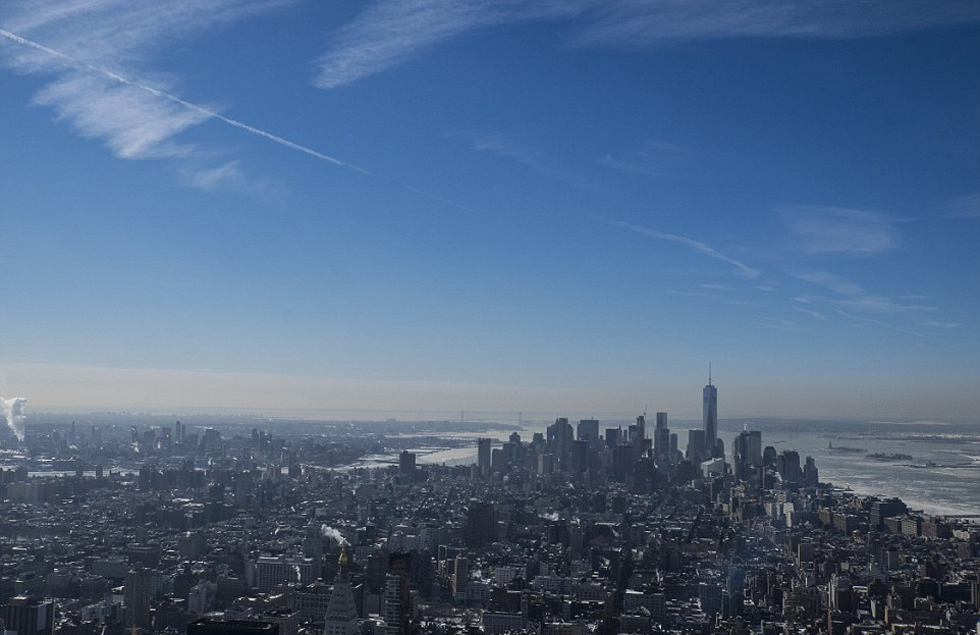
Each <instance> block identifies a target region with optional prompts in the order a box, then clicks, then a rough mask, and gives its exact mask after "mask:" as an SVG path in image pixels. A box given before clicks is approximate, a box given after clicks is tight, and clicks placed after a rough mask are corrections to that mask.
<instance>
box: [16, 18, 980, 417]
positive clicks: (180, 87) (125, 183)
mask: <svg viewBox="0 0 980 635" xmlns="http://www.w3.org/2000/svg"><path fill="white" fill-rule="evenodd" d="M0 28H2V29H3V31H2V32H0V35H2V37H0V109H2V110H0V117H2V119H0V121H2V133H3V134H2V146H0V219H2V223H0V227H2V230H0V231H2V236H3V242H2V244H3V248H2V254H3V255H2V265H0V293H2V296H3V298H4V302H3V304H2V306H3V309H2V310H0V394H2V395H4V396H6V397H12V396H23V397H26V398H28V400H29V406H30V407H31V408H33V409H44V408H56V407H64V408H128V409H138V408H141V407H145V408H147V409H166V408H168V407H173V408H198V409H204V410H206V409H210V408H244V409H252V410H256V411H262V410H269V409H274V408H314V409H365V410H372V411H388V410H390V411H392V412H404V411H409V410H447V411H453V410H460V409H470V410H502V411H517V410H525V411H552V410H553V411H556V412H562V411H565V412H567V411H576V412H577V411H583V412H585V411H592V412H629V411H633V410H637V409H639V408H641V407H642V406H643V405H644V404H648V403H649V404H650V407H651V408H652V409H667V410H670V411H671V412H677V413H686V414H689V413H695V412H697V410H698V408H699V404H700V392H699V391H700V386H701V385H702V384H703V383H704V379H705V375H706V367H707V364H708V360H709V359H710V360H712V361H713V363H714V367H715V378H716V381H717V383H718V384H719V386H720V388H719V391H720V393H721V397H720V401H721V406H722V407H721V416H722V417H724V416H732V415H743V414H758V415H795V416H852V415H853V416H888V417H908V418H963V417H965V418H973V419H975V418H976V412H977V410H978V408H980V397H978V396H977V395H978V391H977V390H976V387H977V385H978V384H980V329H978V323H977V315H978V310H980V258H978V256H977V244H978V239H980V67H978V66H977V64H976V63H975V60H977V59H980V37H978V36H980V6H978V5H977V4H976V3H975V2H931V3H921V2H904V1H900V2H896V1H893V2H871V1H867V2H854V3H846V4H841V3H836V2H783V3H770V2H761V1H759V0H742V1H740V2H726V3H718V2H712V1H709V0H691V1H687V2H675V1H671V0H649V1H639V2H635V1H632V2H626V1H623V2H617V1H613V2H596V1H592V0H577V1H576V0H569V1H566V2H558V1H556V2H529V3H523V2H508V1H489V0H465V1H457V2H449V1H435V0H418V1H412V2H408V1H391V0H382V1H380V2H373V3H352V2H338V3H322V2H309V1H307V2H302V1H292V2H291V1H275V0H271V1H270V0H265V1H263V0H208V1H204V0H195V1H193V2H190V1H187V2H183V1H174V2H157V1H150V0H145V1H139V0H137V1H135V2H134V1H125V2H123V1H122V0H76V1H74V2H61V1H59V2H54V1H43V2H37V1H29V2H28V1H26V0H25V1H13V2H6V3H4V5H3V7H2V8H0ZM726 402H727V403H726Z"/></svg>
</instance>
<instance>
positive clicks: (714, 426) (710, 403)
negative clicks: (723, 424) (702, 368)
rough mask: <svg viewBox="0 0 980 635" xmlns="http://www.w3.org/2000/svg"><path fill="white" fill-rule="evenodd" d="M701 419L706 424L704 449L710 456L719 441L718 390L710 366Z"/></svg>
mask: <svg viewBox="0 0 980 635" xmlns="http://www.w3.org/2000/svg"><path fill="white" fill-rule="evenodd" d="M701 418H702V420H703V423H704V447H705V448H706V449H707V450H708V453H709V454H713V453H714V448H715V441H716V440H717V439H718V389H717V388H715V387H714V385H712V383H711V368H710V366H709V368H708V385H707V386H705V387H704V404H703V408H702V417H701Z"/></svg>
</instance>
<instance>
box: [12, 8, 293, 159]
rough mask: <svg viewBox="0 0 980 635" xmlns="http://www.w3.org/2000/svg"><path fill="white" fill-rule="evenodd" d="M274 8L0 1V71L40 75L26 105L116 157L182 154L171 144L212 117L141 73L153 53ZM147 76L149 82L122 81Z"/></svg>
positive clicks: (186, 147) (185, 151)
mask: <svg viewBox="0 0 980 635" xmlns="http://www.w3.org/2000/svg"><path fill="white" fill-rule="evenodd" d="M278 4H282V3H281V2H278V1H269V0H176V1H169V2H161V1H159V0H60V1H56V0H29V1H28V0H13V1H8V2H5V3H3V4H2V5H0V7H2V8H0V23H2V24H3V25H4V29H3V32H2V33H0V35H3V38H2V41H4V43H5V44H7V45H6V46H3V47H2V49H0V55H2V57H0V61H2V63H3V65H5V66H7V67H8V68H10V69H12V70H14V71H15V72H19V73H24V74H36V75H41V76H46V77H48V78H49V80H48V83H47V84H46V85H45V86H44V87H43V88H42V89H41V90H40V91H39V92H38V93H37V94H36V95H35V97H34V103H35V104H37V105H40V106H44V107H49V108H52V109H53V110H54V111H55V112H56V113H57V116H58V118H59V119H60V120H63V121H65V122H67V123H68V124H69V125H70V126H71V127H72V128H73V129H74V130H75V131H77V132H78V133H79V134H80V135H82V136H83V137H85V138H88V139H98V140H100V141H102V142H103V143H105V145H106V146H107V147H108V148H109V149H110V150H111V151H112V153H113V154H114V155H115V156H117V157H120V158H125V159H146V158H161V157H170V158H173V157H185V156H188V155H189V154H191V153H192V152H193V150H194V147H193V145H192V144H189V143H186V142H178V141H177V140H176V138H177V137H178V136H179V135H180V134H181V133H183V132H185V131H186V130H188V129H189V128H192V127H194V126H196V125H198V124H200V123H202V122H204V121H206V120H207V119H209V118H211V117H219V118H220V116H218V115H217V113H215V112H213V111H211V110H210V109H209V108H205V107H202V106H197V105H195V104H191V103H189V102H185V101H183V100H180V99H179V98H176V97H174V96H173V94H172V91H173V88H172V84H173V80H172V79H167V78H164V77H162V76H161V74H159V73H154V72H152V71H149V70H147V69H146V68H145V67H146V66H147V65H148V58H149V57H150V56H151V54H152V53H153V52H155V51H156V50H157V49H158V47H160V46H161V45H163V44H169V43H172V42H173V41H174V40H175V39H177V38H181V37H186V36H188V35H191V34H193V33H196V32H200V31H204V30H206V29H208V28H212V27H214V26H217V25H220V24H225V23H228V22H230V21H233V20H236V19H240V18H242V17H244V16H247V15H252V14H255V13H258V12H260V11H264V10H266V9H268V8H269V7H271V6H275V5H278ZM134 76H142V77H153V81H152V85H150V84H148V83H147V84H145V83H142V82H141V81H136V80H130V79H128V77H134Z"/></svg>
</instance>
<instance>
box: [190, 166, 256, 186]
mask: <svg viewBox="0 0 980 635" xmlns="http://www.w3.org/2000/svg"><path fill="white" fill-rule="evenodd" d="M186 176H187V180H188V182H189V183H190V185H192V186H194V187H196V188H200V189H202V190H206V191H209V192H210V191H213V190H216V189H218V188H220V187H224V186H227V185H238V184H240V183H241V181H242V173H241V170H239V168H238V161H229V162H228V163H225V164H224V165H221V166H218V167H216V168H203V169H199V170H193V171H189V172H188V173H187V175H186Z"/></svg>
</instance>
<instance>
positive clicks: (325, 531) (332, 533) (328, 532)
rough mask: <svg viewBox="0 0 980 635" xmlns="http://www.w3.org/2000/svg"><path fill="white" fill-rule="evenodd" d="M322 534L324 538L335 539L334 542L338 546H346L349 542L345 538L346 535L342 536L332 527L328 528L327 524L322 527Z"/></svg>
mask: <svg viewBox="0 0 980 635" xmlns="http://www.w3.org/2000/svg"><path fill="white" fill-rule="evenodd" d="M320 534H321V535H322V536H323V537H324V538H333V539H334V540H336V541H337V544H340V545H342V544H344V543H346V542H347V539H346V538H344V535H343V534H341V533H340V532H339V531H337V530H336V529H334V528H333V527H330V526H328V525H326V524H323V525H320Z"/></svg>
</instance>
